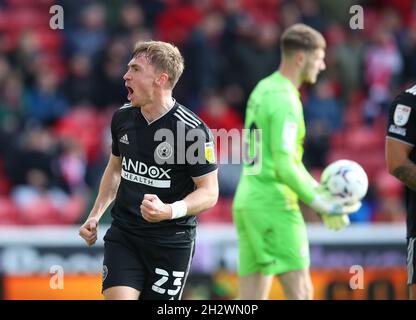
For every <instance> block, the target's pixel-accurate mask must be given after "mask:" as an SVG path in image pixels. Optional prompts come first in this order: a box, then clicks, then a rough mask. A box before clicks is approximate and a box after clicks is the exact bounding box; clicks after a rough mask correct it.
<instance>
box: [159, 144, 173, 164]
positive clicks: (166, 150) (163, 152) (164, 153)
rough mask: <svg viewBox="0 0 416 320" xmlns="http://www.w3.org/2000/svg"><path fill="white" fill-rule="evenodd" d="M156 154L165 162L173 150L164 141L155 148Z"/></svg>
mask: <svg viewBox="0 0 416 320" xmlns="http://www.w3.org/2000/svg"><path fill="white" fill-rule="evenodd" d="M156 154H157V155H158V157H159V158H160V159H162V160H167V159H169V158H170V157H171V156H172V154H173V148H172V146H171V145H170V144H169V143H167V142H166V141H165V142H162V143H160V144H159V145H158V146H157V147H156Z"/></svg>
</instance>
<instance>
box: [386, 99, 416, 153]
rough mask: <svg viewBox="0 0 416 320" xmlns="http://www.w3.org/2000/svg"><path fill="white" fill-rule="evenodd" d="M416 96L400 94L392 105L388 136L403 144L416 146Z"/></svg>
mask: <svg viewBox="0 0 416 320" xmlns="http://www.w3.org/2000/svg"><path fill="white" fill-rule="evenodd" d="M415 108H416V96H414V95H412V94H410V93H403V94H400V95H399V96H398V97H397V98H396V99H394V101H393V102H392V103H391V105H390V110H389V120H388V125H387V136H388V137H390V138H392V139H395V140H399V141H401V142H404V143H407V144H410V145H415V144H416V114H415V113H416V110H415Z"/></svg>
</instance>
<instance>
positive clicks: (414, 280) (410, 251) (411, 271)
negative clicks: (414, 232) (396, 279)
mask: <svg viewBox="0 0 416 320" xmlns="http://www.w3.org/2000/svg"><path fill="white" fill-rule="evenodd" d="M415 243H416V237H413V238H407V284H408V285H411V284H416V273H415V267H416V255H415V253H414V252H415Z"/></svg>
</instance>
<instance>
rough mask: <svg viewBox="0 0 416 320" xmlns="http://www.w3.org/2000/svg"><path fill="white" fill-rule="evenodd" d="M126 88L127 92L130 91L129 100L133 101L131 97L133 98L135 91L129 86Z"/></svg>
mask: <svg viewBox="0 0 416 320" xmlns="http://www.w3.org/2000/svg"><path fill="white" fill-rule="evenodd" d="M126 88H127V91H128V93H127V100H129V101H131V97H132V95H133V92H134V91H133V89H132V88H131V87H129V86H126Z"/></svg>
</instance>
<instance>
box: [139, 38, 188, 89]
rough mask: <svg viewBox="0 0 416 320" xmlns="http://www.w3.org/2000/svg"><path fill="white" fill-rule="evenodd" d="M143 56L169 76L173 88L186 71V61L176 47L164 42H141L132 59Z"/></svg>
mask: <svg viewBox="0 0 416 320" xmlns="http://www.w3.org/2000/svg"><path fill="white" fill-rule="evenodd" d="M141 55H143V56H144V57H145V58H146V59H147V61H148V62H149V64H151V65H152V66H154V67H155V68H156V70H158V71H161V72H164V73H166V74H167V75H168V77H169V79H168V81H169V84H170V86H171V88H173V87H174V86H175V85H176V83H177V82H178V80H179V77H180V76H181V74H182V72H183V69H184V59H183V57H182V55H181V53H180V51H179V49H178V48H177V47H176V46H174V45H172V44H170V43H167V42H162V41H140V42H137V43H136V45H135V46H134V51H133V54H132V58H137V57H138V56H141Z"/></svg>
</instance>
